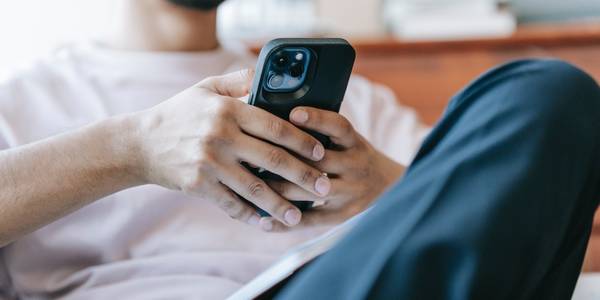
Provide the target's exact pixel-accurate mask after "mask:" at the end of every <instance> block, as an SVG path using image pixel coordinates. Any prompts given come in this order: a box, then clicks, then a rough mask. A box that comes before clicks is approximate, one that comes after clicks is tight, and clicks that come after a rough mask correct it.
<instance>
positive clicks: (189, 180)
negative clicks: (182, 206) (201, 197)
mask: <svg viewBox="0 0 600 300" xmlns="http://www.w3.org/2000/svg"><path fill="white" fill-rule="evenodd" d="M204 181H205V178H204V176H202V175H201V174H199V173H194V174H192V175H191V176H186V177H185V178H184V179H183V180H182V184H181V187H180V189H181V191H183V192H184V193H186V194H194V193H195V194H197V193H198V192H201V191H202V187H203V185H204Z"/></svg>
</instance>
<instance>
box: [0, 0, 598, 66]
mask: <svg viewBox="0 0 600 300" xmlns="http://www.w3.org/2000/svg"><path fill="white" fill-rule="evenodd" d="M115 1H118V0H52V1H47V0H19V1H11V0H0V38H1V40H0V46H1V49H2V55H1V56H0V76H1V75H5V74H6V73H7V72H8V71H7V70H8V69H10V68H13V67H15V66H18V65H19V64H22V63H24V62H27V61H29V60H31V59H32V58H34V57H36V56H38V55H42V54H43V53H46V52H48V51H50V50H51V49H53V48H55V47H57V46H58V45H60V44H62V43H66V42H72V41H76V40H88V39H91V38H94V37H99V36H101V35H102V34H103V33H104V32H105V31H106V29H107V28H109V27H110V25H111V11H112V9H113V7H114V5H115ZM219 14H220V19H219V20H220V24H219V32H220V35H221V36H222V37H223V38H225V39H236V40H243V41H248V42H249V43H257V44H259V43H261V41H264V40H266V39H269V38H272V37H276V36H321V35H328V36H344V37H347V38H350V39H355V40H356V39H367V38H368V39H376V38H383V37H385V38H395V39H398V40H406V41H413V40H444V39H473V38H482V37H498V36H509V35H511V34H512V33H513V32H514V31H515V28H516V24H527V23H532V22H573V21H578V22H581V21H582V20H590V21H592V20H597V19H598V18H599V16H600V1H598V0H569V1H564V0H512V1H508V0H504V1H495V0H353V1H346V0H229V1H227V2H226V3H225V4H224V5H223V6H222V7H221V8H220V11H219Z"/></svg>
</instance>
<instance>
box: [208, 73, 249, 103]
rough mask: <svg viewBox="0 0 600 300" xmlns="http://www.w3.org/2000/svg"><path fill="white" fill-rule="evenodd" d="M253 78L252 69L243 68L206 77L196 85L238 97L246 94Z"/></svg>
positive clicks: (223, 94) (224, 94) (217, 92)
mask: <svg viewBox="0 0 600 300" xmlns="http://www.w3.org/2000/svg"><path fill="white" fill-rule="evenodd" d="M253 78H254V70H253V69H244V70H239V71H236V72H232V73H228V74H225V75H221V76H213V77H208V78H206V79H204V80H202V81H200V82H199V83H198V84H196V86H197V87H201V88H205V89H208V90H210V91H212V92H213V93H216V94H219V95H222V96H228V97H234V98H238V97H243V96H246V95H248V92H249V91H250V87H251V86H252V80H253Z"/></svg>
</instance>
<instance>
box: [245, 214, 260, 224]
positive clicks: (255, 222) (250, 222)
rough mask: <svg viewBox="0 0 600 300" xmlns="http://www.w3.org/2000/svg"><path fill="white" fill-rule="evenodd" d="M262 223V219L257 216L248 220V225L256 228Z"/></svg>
mask: <svg viewBox="0 0 600 300" xmlns="http://www.w3.org/2000/svg"><path fill="white" fill-rule="evenodd" d="M259 221H260V217H259V216H257V215H252V216H251V217H250V219H248V224H250V225H253V226H256V225H258V222H259Z"/></svg>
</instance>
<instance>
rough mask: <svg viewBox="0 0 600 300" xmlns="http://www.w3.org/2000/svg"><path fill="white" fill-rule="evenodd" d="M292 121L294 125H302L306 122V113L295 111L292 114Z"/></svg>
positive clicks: (299, 110)
mask: <svg viewBox="0 0 600 300" xmlns="http://www.w3.org/2000/svg"><path fill="white" fill-rule="evenodd" d="M292 121H294V122H296V123H304V122H306V121H308V113H307V112H306V111H304V110H301V109H297V110H295V111H294V112H293V113H292Z"/></svg>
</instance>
